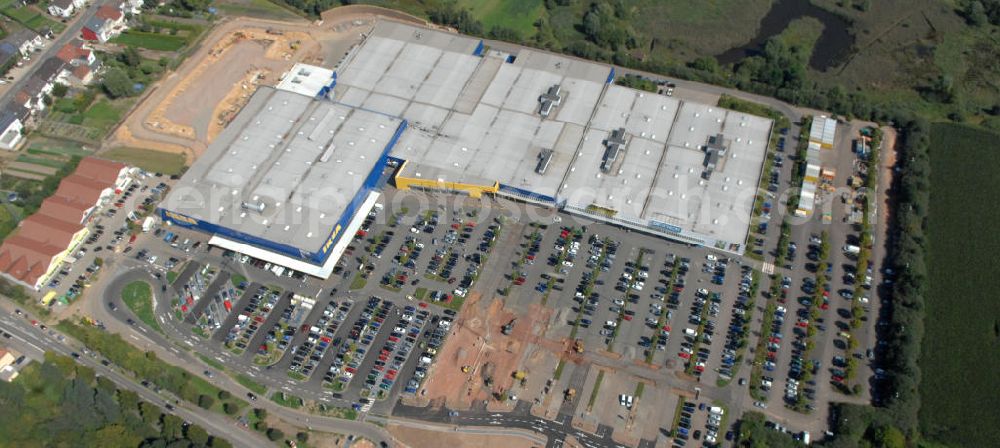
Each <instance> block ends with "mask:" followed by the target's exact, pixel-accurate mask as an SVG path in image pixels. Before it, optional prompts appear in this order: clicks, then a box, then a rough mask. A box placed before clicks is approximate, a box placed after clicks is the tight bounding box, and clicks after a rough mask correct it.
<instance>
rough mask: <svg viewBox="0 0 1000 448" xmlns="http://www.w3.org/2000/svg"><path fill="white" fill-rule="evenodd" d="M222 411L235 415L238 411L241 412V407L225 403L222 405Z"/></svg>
mask: <svg viewBox="0 0 1000 448" xmlns="http://www.w3.org/2000/svg"><path fill="white" fill-rule="evenodd" d="M222 411H223V412H225V413H226V414H228V415H235V414H236V413H237V412H240V408H239V406H236V405H235V404H232V403H225V404H223V405H222Z"/></svg>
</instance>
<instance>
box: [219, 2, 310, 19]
mask: <svg viewBox="0 0 1000 448" xmlns="http://www.w3.org/2000/svg"><path fill="white" fill-rule="evenodd" d="M216 5H217V6H218V7H219V9H220V10H222V12H224V13H226V14H227V15H232V16H249V17H262V18H266V19H277V20H289V19H301V18H302V16H300V15H298V14H296V13H295V12H292V11H291V10H290V9H289V8H285V7H283V6H281V5H277V4H275V3H273V2H271V1H269V0H223V1H219V2H216Z"/></svg>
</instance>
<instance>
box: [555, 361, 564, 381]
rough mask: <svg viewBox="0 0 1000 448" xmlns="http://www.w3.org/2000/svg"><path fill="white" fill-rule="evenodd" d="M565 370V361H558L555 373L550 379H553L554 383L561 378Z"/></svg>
mask: <svg viewBox="0 0 1000 448" xmlns="http://www.w3.org/2000/svg"><path fill="white" fill-rule="evenodd" d="M565 368H566V360H565V359H560V360H559V364H557V365H556V371H555V373H553V374H552V378H555V379H556V381H558V380H559V378H562V373H563V369H565Z"/></svg>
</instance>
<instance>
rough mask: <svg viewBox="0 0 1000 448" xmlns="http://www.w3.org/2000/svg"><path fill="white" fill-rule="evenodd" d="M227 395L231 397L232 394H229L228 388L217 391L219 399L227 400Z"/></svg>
mask: <svg viewBox="0 0 1000 448" xmlns="http://www.w3.org/2000/svg"><path fill="white" fill-rule="evenodd" d="M229 397H232V394H230V393H229V391H228V390H220V391H219V399H220V400H228V399H229Z"/></svg>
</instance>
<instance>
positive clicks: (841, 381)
mask: <svg viewBox="0 0 1000 448" xmlns="http://www.w3.org/2000/svg"><path fill="white" fill-rule="evenodd" d="M833 381H834V382H835V383H843V382H844V377H842V376H837V375H834V376H833Z"/></svg>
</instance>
